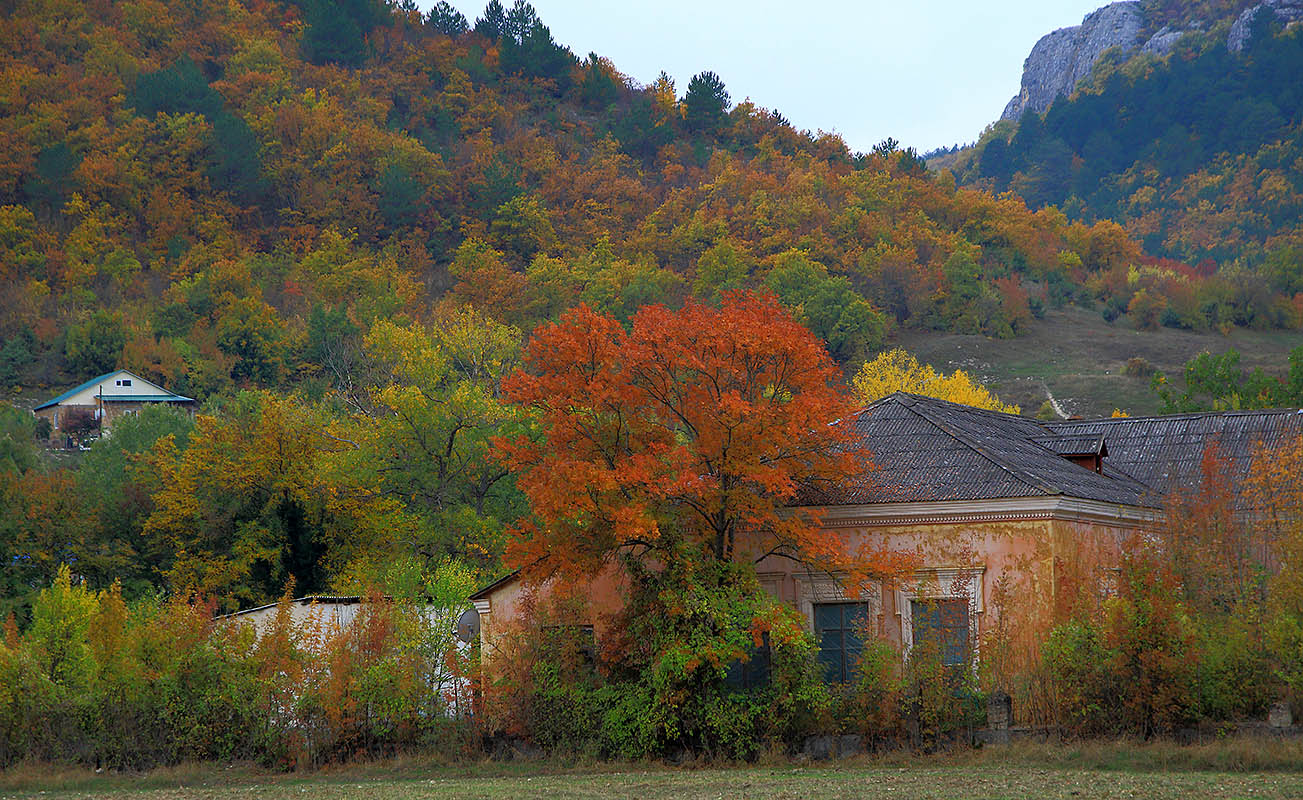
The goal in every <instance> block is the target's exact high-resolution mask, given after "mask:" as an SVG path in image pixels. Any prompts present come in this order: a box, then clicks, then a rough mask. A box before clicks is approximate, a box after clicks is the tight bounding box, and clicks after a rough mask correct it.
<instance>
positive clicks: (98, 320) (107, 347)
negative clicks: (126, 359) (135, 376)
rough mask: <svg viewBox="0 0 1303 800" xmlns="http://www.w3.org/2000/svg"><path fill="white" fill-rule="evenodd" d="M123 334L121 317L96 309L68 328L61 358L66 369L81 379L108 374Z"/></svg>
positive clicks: (125, 334)
mask: <svg viewBox="0 0 1303 800" xmlns="http://www.w3.org/2000/svg"><path fill="white" fill-rule="evenodd" d="M126 343H127V333H126V330H125V329H124V328H123V326H122V316H121V315H120V314H114V313H112V312H110V311H106V310H100V311H96V312H95V313H93V314H91V315H90V318H89V319H87V320H86V321H85V322H82V323H80V324H77V325H73V326H72V327H70V328H69V329H68V334H67V338H66V339H65V340H64V348H63V355H64V358H65V359H66V360H67V363H68V369H70V370H71V371H72V372H73V373H74V374H77V375H80V376H82V377H85V378H89V377H93V376H95V375H101V374H103V373H105V372H109V371H110V370H112V369H113V368H114V367H116V366H117V364H118V358H119V357H120V356H121V355H122V347H123V345H125V344H126Z"/></svg>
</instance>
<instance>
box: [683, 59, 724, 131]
mask: <svg viewBox="0 0 1303 800" xmlns="http://www.w3.org/2000/svg"><path fill="white" fill-rule="evenodd" d="M728 101H729V97H728V90H727V89H725V88H724V81H723V80H722V79H721V78H720V77H719V76H718V75H716V74H715V73H714V72H710V71H706V72H701V73H698V74H696V75H693V76H692V80H690V81H688V92H687V94H685V95H684V96H683V124H684V125H685V126H687V128H688V130H690V131H693V132H696V133H705V134H712V133H716V132H718V131H719V130H720V129H721V128H722V127H723V126H724V123H725V121H726V120H727V119H728Z"/></svg>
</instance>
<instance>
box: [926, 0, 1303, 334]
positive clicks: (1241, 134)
mask: <svg viewBox="0 0 1303 800" xmlns="http://www.w3.org/2000/svg"><path fill="white" fill-rule="evenodd" d="M1122 7H1125V9H1123V10H1125V11H1126V12H1127V13H1128V14H1132V15H1133V16H1134V17H1135V20H1136V21H1137V24H1138V26H1139V27H1137V28H1136V30H1135V31H1132V32H1130V33H1129V34H1128V37H1124V39H1123V40H1117V41H1116V43H1117V44H1118V45H1119V46H1118V47H1116V48H1114V49H1111V50H1105V51H1103V55H1102V57H1101V58H1100V59H1099V60H1098V61H1095V62H1094V64H1093V70H1092V71H1091V72H1090V74H1089V77H1087V78H1086V79H1085V80H1083V81H1082V82H1081V83H1080V84H1079V85H1076V91H1075V93H1073V94H1072V95H1071V96H1070V97H1066V98H1060V99H1058V100H1055V101H1053V103H1052V105H1051V104H1050V101H1051V100H1052V99H1053V98H1052V97H1049V96H1040V95H1037V96H1034V97H1032V96H1029V97H1028V102H1027V103H1025V104H1024V105H1026V106H1027V108H1030V109H1032V111H1033V112H1034V111H1036V110H1038V109H1039V110H1043V109H1044V108H1045V107H1046V106H1048V111H1046V112H1045V113H1044V114H1043V115H1040V114H1037V113H1026V112H1023V113H1021V114H1020V113H1019V112H1020V111H1021V109H1014V113H1006V117H1010V119H1006V120H1004V121H1002V122H1000V123H999V124H997V125H995V126H993V128H992V129H990V130H989V131H988V132H987V133H986V134H985V135H983V137H982V139H981V140H980V141H979V143H978V144H977V145H976V147H974V148H972V149H970V150H968V151H964V152H963V153H961V154H959V155H952V156H948V157H947V159H946V160H947V161H948V163H949V166H950V168H951V169H953V170H954V172H955V174H956V176H957V177H958V178H959V180H960V182H961V183H962V184H965V185H972V186H983V187H986V188H989V189H991V190H993V191H1001V190H1004V189H1012V190H1014V191H1017V192H1019V193H1020V194H1021V196H1023V197H1024V198H1026V199H1027V201H1028V202H1029V204H1030V205H1031V206H1032V207H1039V206H1048V205H1054V206H1057V207H1059V208H1061V209H1062V210H1063V211H1064V212H1065V213H1066V214H1067V215H1068V217H1069V218H1071V219H1078V220H1083V221H1089V220H1093V219H1100V218H1108V219H1113V220H1116V221H1118V222H1121V223H1122V224H1123V225H1124V226H1125V227H1126V228H1127V230H1128V232H1129V233H1131V234H1132V235H1133V236H1136V237H1137V238H1139V239H1141V241H1142V242H1143V243H1144V245H1145V248H1146V250H1147V251H1148V252H1150V253H1152V254H1154V255H1157V256H1162V257H1166V258H1170V259H1176V260H1179V261H1182V262H1185V263H1188V264H1197V265H1199V271H1200V272H1202V273H1204V274H1210V273H1212V272H1214V271H1216V270H1218V269H1219V268H1221V269H1224V270H1226V271H1227V273H1228V277H1230V278H1231V279H1232V280H1234V281H1239V282H1240V283H1244V282H1246V281H1247V282H1257V283H1259V284H1260V288H1259V290H1260V291H1262V292H1264V293H1266V292H1273V291H1274V292H1279V293H1282V294H1283V295H1285V296H1291V295H1295V294H1297V293H1298V292H1299V291H1301V290H1303V223H1301V221H1300V220H1303V90H1301V89H1300V87H1303V27H1300V26H1299V25H1298V24H1297V23H1298V20H1303V4H1299V3H1297V2H1294V0H1271V2H1269V3H1263V4H1260V5H1253V4H1251V3H1246V2H1225V3H1165V4H1160V3H1155V2H1145V3H1118V4H1114V5H1113V6H1109V7H1107V8H1108V9H1113V8H1122ZM1088 19H1089V18H1088ZM1047 38H1048V37H1047ZM1037 47H1038V48H1040V47H1041V45H1039V44H1038V46H1037ZM1044 69H1049V67H1048V66H1047V62H1046V61H1045V59H1040V60H1039V61H1038V60H1037V56H1036V51H1033V55H1032V56H1031V57H1029V59H1028V70H1029V74H1030V73H1033V72H1036V71H1038V70H1044ZM1038 74H1039V73H1038ZM1040 83H1044V81H1040ZM1024 84H1025V87H1024V93H1023V94H1024V95H1028V92H1027V89H1026V86H1027V85H1029V84H1038V81H1037V79H1036V77H1035V76H1034V75H1033V76H1032V77H1031V78H1028V77H1025V78H1024ZM1072 88H1073V87H1072V86H1068V89H1072ZM1016 102H1017V98H1015V103H1011V108H1013V106H1014V105H1015V104H1016ZM941 163H942V162H938V165H940V164H941ZM1240 267H1245V268H1248V269H1249V270H1250V272H1249V274H1248V275H1245V274H1242V273H1241V272H1239V271H1238V270H1239V268H1240ZM1259 307H1260V309H1261V310H1262V313H1264V314H1265V315H1266V316H1267V317H1269V318H1270V317H1272V316H1273V314H1272V312H1269V311H1267V310H1266V305H1265V304H1259ZM1178 316H1185V317H1187V318H1186V319H1184V320H1183V321H1182V322H1181V324H1183V325H1186V326H1193V325H1198V324H1199V320H1197V319H1196V318H1195V317H1196V316H1197V315H1194V314H1184V315H1178ZM1204 322H1205V323H1207V322H1209V320H1205V321H1204ZM1212 322H1214V323H1215V321H1212ZM1276 322H1279V320H1272V319H1264V320H1263V324H1274V323H1276ZM1174 323H1175V320H1174Z"/></svg>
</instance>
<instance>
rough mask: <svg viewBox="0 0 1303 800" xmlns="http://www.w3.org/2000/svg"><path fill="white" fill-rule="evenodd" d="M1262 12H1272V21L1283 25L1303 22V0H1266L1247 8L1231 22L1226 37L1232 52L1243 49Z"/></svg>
mask: <svg viewBox="0 0 1303 800" xmlns="http://www.w3.org/2000/svg"><path fill="white" fill-rule="evenodd" d="M1262 14H1270V15H1271V21H1272V22H1279V23H1281V24H1283V25H1291V24H1293V23H1295V22H1303V0H1266V2H1264V3H1259V4H1258V5H1256V6H1253V7H1252V8H1246V9H1245V10H1244V13H1243V14H1240V16H1239V17H1238V18H1236V20H1235V22H1234V23H1232V24H1231V32H1230V34H1229V35H1227V37H1226V48H1227V49H1228V50H1230V51H1231V52H1232V53H1238V52H1240V51H1241V50H1243V49H1244V46H1245V45H1246V44H1248V42H1249V36H1250V35H1251V34H1252V33H1253V26H1254V25H1256V24H1257V23H1258V19H1259V17H1260V15H1262Z"/></svg>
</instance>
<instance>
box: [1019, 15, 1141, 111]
mask: <svg viewBox="0 0 1303 800" xmlns="http://www.w3.org/2000/svg"><path fill="white" fill-rule="evenodd" d="M1143 27H1144V12H1143V10H1142V9H1141V5H1140V3H1139V2H1138V1H1137V0H1130V1H1129V2H1122V3H1113V4H1111V5H1107V6H1104V7H1103V8H1101V9H1098V10H1097V11H1092V12H1091V13H1090V14H1087V15H1086V18H1085V19H1084V20H1082V21H1081V24H1080V25H1078V26H1076V27H1073V28H1061V29H1060V30H1057V31H1054V32H1053V33H1050V34H1046V35H1045V36H1042V37H1041V40H1040V41H1039V42H1037V43H1036V46H1035V47H1033V48H1032V52H1031V55H1029V56H1027V60H1026V61H1024V62H1023V72H1022V90H1021V91H1020V92H1019V93H1018V95H1017V96H1016V97H1014V98H1013V99H1012V100H1010V101H1009V105H1007V106H1005V108H1004V113H1003V114H1002V115H1001V118H1002V119H1018V118H1019V117H1021V116H1022V115H1023V112H1024V111H1027V110H1029V109H1030V110H1032V111H1035V112H1037V113H1041V112H1043V111H1045V109H1047V108H1049V107H1050V103H1053V102H1054V101H1055V100H1056V99H1057V98H1059V97H1063V96H1064V95H1066V94H1068V93H1070V92H1071V91H1072V90H1073V88H1075V87H1076V85H1077V83H1078V82H1079V81H1081V79H1082V78H1084V77H1086V76H1087V75H1089V74H1090V68H1091V67H1093V66H1094V65H1095V60H1096V59H1098V58H1099V56H1100V54H1101V53H1103V52H1104V51H1105V50H1107V49H1109V48H1110V47H1122V48H1125V49H1128V50H1129V49H1131V48H1133V47H1137V46H1139V45H1140V43H1141V42H1140V33H1141V30H1142V29H1143Z"/></svg>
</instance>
